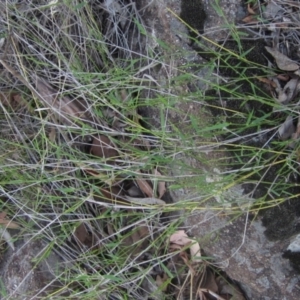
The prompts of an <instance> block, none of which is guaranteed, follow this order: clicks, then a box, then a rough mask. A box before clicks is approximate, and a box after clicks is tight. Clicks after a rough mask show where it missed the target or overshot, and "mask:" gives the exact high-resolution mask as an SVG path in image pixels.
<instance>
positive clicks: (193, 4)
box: [180, 0, 206, 39]
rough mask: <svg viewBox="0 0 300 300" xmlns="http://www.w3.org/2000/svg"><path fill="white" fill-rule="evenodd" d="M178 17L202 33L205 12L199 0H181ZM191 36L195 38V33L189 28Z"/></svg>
mask: <svg viewBox="0 0 300 300" xmlns="http://www.w3.org/2000/svg"><path fill="white" fill-rule="evenodd" d="M180 18H181V19H182V20H183V21H184V22H186V23H187V24H188V25H189V26H191V27H192V28H194V29H196V30H197V31H198V32H199V33H203V27H204V22H205V19H206V13H205V10H204V7H203V4H202V1H201V0H182V1H181V13H180ZM189 34H190V36H191V38H193V39H195V38H196V37H197V34H196V33H195V32H193V31H191V30H189Z"/></svg>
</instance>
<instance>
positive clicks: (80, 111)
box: [35, 77, 91, 125]
mask: <svg viewBox="0 0 300 300" xmlns="http://www.w3.org/2000/svg"><path fill="white" fill-rule="evenodd" d="M35 81H36V90H37V93H38V96H39V99H41V100H42V101H43V104H44V105H46V106H47V107H49V108H50V109H51V113H53V115H54V116H55V117H56V119H57V120H58V121H59V122H61V123H65V124H67V125H72V124H73V122H72V121H71V119H74V117H76V118H77V119H78V118H79V119H81V120H84V121H90V119H91V117H90V116H89V113H88V108H87V107H86V106H85V105H84V104H83V101H79V100H72V99H71V98H70V97H68V96H63V97H62V96H60V93H59V91H57V90H55V89H54V88H53V87H52V86H51V85H50V84H49V83H48V82H47V81H46V80H45V79H42V78H38V77H36V78H35ZM70 117H71V119H70Z"/></svg>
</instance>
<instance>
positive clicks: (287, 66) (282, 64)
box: [265, 46, 299, 71]
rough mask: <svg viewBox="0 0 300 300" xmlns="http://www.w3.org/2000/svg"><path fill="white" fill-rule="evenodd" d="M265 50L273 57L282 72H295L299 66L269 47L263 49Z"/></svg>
mask: <svg viewBox="0 0 300 300" xmlns="http://www.w3.org/2000/svg"><path fill="white" fill-rule="evenodd" d="M265 49H266V50H267V51H268V52H269V53H270V54H271V55H272V56H273V57H274V59H275V61H276V64H277V67H278V68H279V69H280V70H283V71H296V70H298V69H299V66H298V64H297V63H296V62H294V61H293V60H291V59H289V58H288V57H287V56H286V55H284V54H282V53H281V52H279V51H278V50H276V49H274V48H270V47H267V46H266V47H265Z"/></svg>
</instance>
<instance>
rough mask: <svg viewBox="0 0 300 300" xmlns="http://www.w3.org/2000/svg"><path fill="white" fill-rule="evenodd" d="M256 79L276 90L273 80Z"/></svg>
mask: <svg viewBox="0 0 300 300" xmlns="http://www.w3.org/2000/svg"><path fill="white" fill-rule="evenodd" d="M257 79H258V80H259V81H260V82H263V83H266V84H267V85H269V86H271V87H273V88H276V87H277V85H276V83H275V82H274V81H273V80H271V79H269V78H265V77H257Z"/></svg>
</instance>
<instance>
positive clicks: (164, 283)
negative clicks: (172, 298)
mask: <svg viewBox="0 0 300 300" xmlns="http://www.w3.org/2000/svg"><path fill="white" fill-rule="evenodd" d="M168 280H169V277H168V275H167V274H166V273H164V274H163V276H162V277H161V276H160V275H157V276H156V280H155V281H156V284H157V286H158V287H159V288H160V290H161V291H163V292H165V291H166V290H167V288H168Z"/></svg>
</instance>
